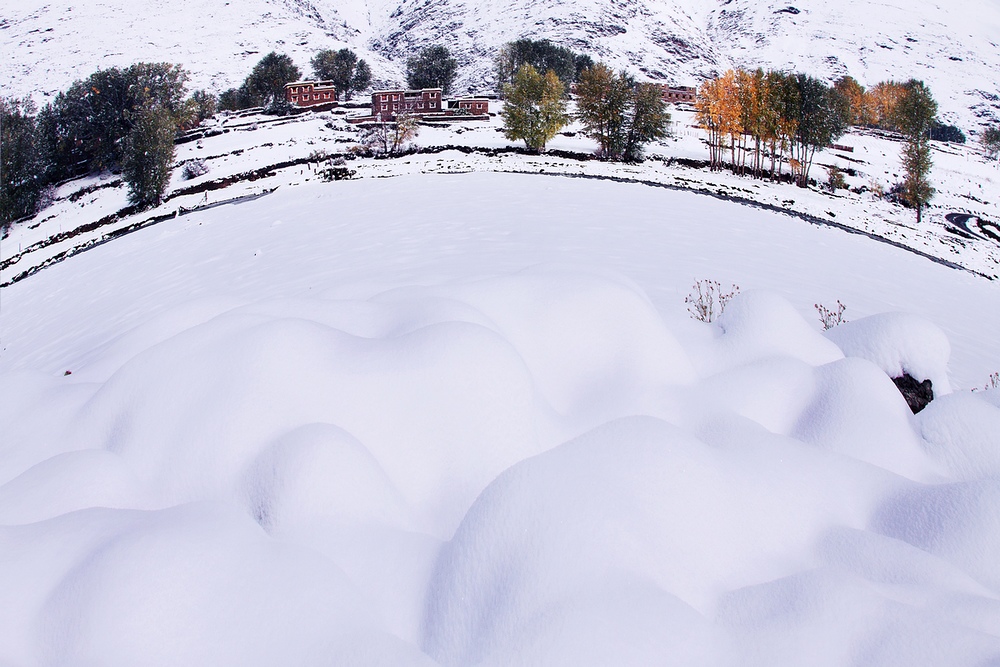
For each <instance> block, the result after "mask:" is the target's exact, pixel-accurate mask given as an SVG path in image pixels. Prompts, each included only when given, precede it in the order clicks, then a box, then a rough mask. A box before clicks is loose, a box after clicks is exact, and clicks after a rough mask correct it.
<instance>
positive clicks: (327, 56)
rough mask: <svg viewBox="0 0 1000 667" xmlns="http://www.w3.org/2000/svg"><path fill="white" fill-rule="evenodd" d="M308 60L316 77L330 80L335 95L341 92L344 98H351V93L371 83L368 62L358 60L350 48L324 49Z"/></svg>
mask: <svg viewBox="0 0 1000 667" xmlns="http://www.w3.org/2000/svg"><path fill="white" fill-rule="evenodd" d="M309 62H310V65H312V68H313V74H314V75H315V76H316V78H317V79H322V80H324V81H332V82H333V86H334V88H336V90H337V95H338V96H339V95H340V94H341V93H343V95H344V99H345V100H349V99H351V94H352V93H354V92H357V91H359V90H364V89H365V88H367V87H368V84H369V83H371V78H372V71H371V68H369V67H368V63H366V62H365V61H364V60H358V55H357V54H356V53H354V51H351V50H350V49H340V50H339V51H333V50H331V49H324V50H322V51H320V52H318V53H317V54H316V55H315V56H313V58H312V60H311V61H309Z"/></svg>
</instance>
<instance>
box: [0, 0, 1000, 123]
mask: <svg viewBox="0 0 1000 667" xmlns="http://www.w3.org/2000/svg"><path fill="white" fill-rule="evenodd" d="M998 34H1000V7H998V6H997V3H996V2H989V3H973V2H972V1H971V0H960V1H959V2H957V3H949V4H948V5H944V4H939V3H937V2H935V0H918V1H917V2H913V3H903V2H902V0H887V1H885V2H879V3H862V2H860V1H858V0H841V1H840V2H822V1H821V0H800V1H797V2H796V3H795V5H794V6H792V5H788V4H787V2H785V1H778V0H770V1H768V2H755V1H752V0H662V1H655V0H628V1H626V2H610V1H609V0H579V1H578V2H573V3H570V2H566V1H565V0H542V1H541V2H528V1H527V0H482V1H481V2H470V1H469V0H349V1H347V2H333V1H332V0H314V1H310V0H242V1H241V2H240V3H239V5H237V4H236V3H234V2H226V0H208V1H201V2H196V1H195V0H178V2H174V3H170V5H169V6H167V5H164V4H162V3H156V2H151V1H148V0H147V1H143V2H138V3H125V2H123V0H102V1H100V2H96V3H92V4H88V5H80V4H77V3H71V2H70V0H54V1H51V2H43V0H25V1H24V2H21V3H19V4H18V6H16V7H5V8H3V9H0V45H2V49H3V52H4V53H5V54H8V58H6V59H4V62H3V63H0V84H2V85H3V88H4V90H5V92H6V93H7V94H15V95H23V94H31V95H34V96H36V97H37V98H38V99H39V100H41V99H43V98H45V97H47V96H49V95H51V94H53V93H54V92H55V91H58V90H60V89H62V88H64V87H65V86H66V85H67V84H68V83H70V82H71V81H72V80H73V79H75V78H79V77H83V76H86V75H87V74H89V73H90V72H91V71H93V70H94V69H96V68H98V67H107V66H112V65H123V64H128V63H131V62H134V61H136V60H168V61H172V62H179V63H181V64H183V65H184V66H185V67H187V68H188V69H189V70H190V71H191V72H192V74H193V81H192V83H193V84H194V85H195V86H199V87H208V88H212V89H216V90H220V89H222V88H225V87H228V86H231V85H234V84H236V83H238V82H239V81H240V80H241V79H242V78H243V76H245V75H246V73H247V72H248V71H249V69H250V68H251V67H252V66H253V64H254V63H255V62H256V60H257V59H259V58H260V57H261V55H263V54H264V53H267V52H268V51H270V50H272V49H276V50H279V51H284V52H287V53H289V54H291V55H292V56H293V58H295V60H296V62H297V63H298V65H299V67H300V68H302V69H303V71H304V72H305V73H306V74H307V75H308V73H309V72H308V69H309V67H308V63H309V58H310V57H311V56H312V55H313V54H314V53H315V52H316V51H317V50H319V49H321V48H342V47H344V46H348V47H350V48H353V49H355V50H356V51H358V52H359V54H360V55H361V57H364V58H366V59H367V60H368V61H369V63H370V64H371V65H372V67H373V70H374V73H375V78H376V82H377V84H378V85H381V84H395V83H399V82H401V81H402V80H403V70H404V67H405V62H406V58H407V57H408V56H409V55H410V54H412V53H413V52H414V51H416V50H417V49H419V48H421V47H422V46H425V45H429V44H433V43H442V44H444V45H446V46H448V47H449V48H451V49H452V50H453V51H454V52H455V54H456V56H457V57H458V59H459V62H460V64H461V71H460V77H459V81H458V86H457V87H458V89H459V90H460V91H479V92H482V91H485V90H490V89H492V86H493V75H492V67H491V62H492V56H493V54H494V53H495V52H496V50H497V48H499V46H500V45H502V44H503V43H505V42H507V41H510V40H513V39H517V38H519V37H522V36H530V37H533V38H543V37H544V38H548V39H551V40H553V41H555V42H557V43H560V44H564V45H566V46H568V47H570V48H573V49H575V50H577V51H581V52H586V53H589V54H591V55H592V56H593V57H595V59H600V60H604V61H606V62H608V63H610V64H612V65H614V66H615V67H623V68H627V69H629V70H630V71H632V72H634V73H635V74H637V75H639V76H642V77H644V78H649V79H653V80H663V81H672V82H676V83H697V82H698V81H699V79H700V77H702V76H705V75H707V74H710V73H711V72H713V71H717V70H720V69H724V68H726V67H729V66H732V65H734V64H735V65H741V66H746V67H756V66H762V67H775V68H785V69H797V70H804V71H807V72H809V73H812V74H814V75H818V76H822V77H824V78H827V79H830V80H832V79H833V78H835V77H837V76H840V75H842V74H844V73H850V74H852V75H853V76H854V77H855V78H857V79H859V80H860V81H861V82H862V83H865V84H869V85H870V84H873V83H875V82H877V81H880V80H883V79H888V78H895V79H907V78H910V77H916V78H922V79H924V80H925V81H927V82H928V83H929V85H930V86H931V88H932V90H934V92H935V95H936V96H937V98H938V100H939V102H940V103H941V110H942V113H943V115H944V117H945V118H946V119H947V120H949V121H951V122H958V123H959V124H961V125H962V126H964V127H965V128H966V129H976V128H977V127H978V125H979V124H981V123H982V122H984V121H986V120H988V119H996V118H1000V86H998V85H997V83H996V82H995V80H994V78H993V76H992V74H993V73H994V72H996V71H998V69H1000V46H998V45H997V41H998V40H997V38H996V37H995V36H996V35H998Z"/></svg>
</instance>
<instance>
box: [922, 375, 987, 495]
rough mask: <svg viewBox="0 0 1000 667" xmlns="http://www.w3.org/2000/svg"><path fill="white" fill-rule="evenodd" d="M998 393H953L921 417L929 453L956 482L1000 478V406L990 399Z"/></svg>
mask: <svg viewBox="0 0 1000 667" xmlns="http://www.w3.org/2000/svg"><path fill="white" fill-rule="evenodd" d="M996 393H997V392H995V391H987V392H956V393H954V394H949V395H948V396H944V397H942V398H939V399H936V400H934V401H933V402H932V403H931V404H930V405H928V406H927V408H926V409H925V410H923V411H922V412H921V413H920V415H918V417H917V421H918V422H919V424H920V433H921V435H922V436H923V444H924V446H925V448H926V449H927V451H928V453H929V454H930V455H931V456H933V457H934V458H935V459H937V460H938V461H941V463H943V464H944V465H945V466H946V467H947V468H948V471H949V473H950V475H951V476H952V477H954V478H955V479H960V480H974V479H980V478H985V477H992V478H994V479H996V478H1000V406H998V405H995V404H992V403H990V402H989V400H988V399H989V398H991V397H992V396H991V395H992V394H996Z"/></svg>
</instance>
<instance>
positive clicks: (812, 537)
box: [0, 251, 1000, 666]
mask: <svg viewBox="0 0 1000 667" xmlns="http://www.w3.org/2000/svg"><path fill="white" fill-rule="evenodd" d="M95 252H98V251H95ZM286 280H289V281H291V283H290V284H294V285H297V286H298V288H297V289H292V288H288V292H289V293H288V294H287V295H286V296H284V297H282V296H281V294H280V290H279V289H278V288H277V287H274V288H273V291H271V292H268V297H267V298H254V299H250V298H244V299H240V298H237V297H236V296H234V294H232V293H224V294H212V293H199V294H197V295H195V296H192V298H191V299H190V300H187V301H186V302H184V303H179V304H178V305H177V306H176V307H175V308H168V309H163V310H161V311H159V312H158V313H157V314H156V315H155V317H150V318H148V319H146V320H144V321H139V322H134V323H133V326H132V328H130V329H129V330H127V331H120V332H116V335H114V336H112V337H110V338H108V339H107V340H103V341H101V342H100V343H98V344H95V345H93V346H89V347H87V346H81V347H86V349H83V350H82V351H81V352H80V354H79V357H78V358H77V360H76V361H77V363H74V364H73V366H72V368H73V373H72V374H71V375H66V376H64V375H62V373H58V374H53V375H43V374H40V373H37V372H30V371H18V372H11V373H6V374H4V375H3V376H2V377H0V425H2V430H0V454H2V456H0V554H3V565H4V566H3V567H2V568H0V590H3V591H4V595H3V596H0V663H2V664H8V663H9V664H18V665H20V664H32V665H34V664H38V665H60V664H70V663H72V664H79V665H97V664H100V665H111V666H118V665H122V666H124V665H134V664H149V665H161V664H162V665H175V664H212V665H262V666H263V665H274V664H283V665H284V664H287V665H303V666H305V665H323V664H373V665H376V664H384V665H408V664H412V665H431V664H442V665H471V664H483V665H507V664H526V665H530V664H537V665H551V664H574V665H580V664H612V663H613V664H635V665H640V664H642V665H644V664H659V663H667V662H677V663H682V664H699V665H720V666H721V665H726V666H730V665H732V666H735V665H745V664H757V665H768V664H788V663H794V662H801V661H803V660H804V661H807V662H809V663H810V664H830V665H837V664H845V663H850V662H851V661H860V662H862V663H864V664H874V665H903V664H906V665H913V664H917V665H920V664H927V665H930V664H975V662H976V661H979V662H983V663H987V662H988V661H989V660H996V659H997V658H1000V637H998V636H997V633H996V630H995V628H996V627H998V625H997V623H996V621H997V620H998V619H1000V603H998V602H997V599H998V595H1000V579H998V578H997V575H996V570H995V563H996V562H997V561H998V559H1000V515H998V514H997V510H996V508H997V507H1000V487H998V486H997V479H998V475H997V471H998V469H1000V458H998V456H997V453H996V452H997V448H996V447H995V446H994V445H995V435H994V433H995V432H996V431H997V429H998V425H1000V417H998V415H1000V408H998V407H997V406H996V405H994V404H993V403H991V402H989V401H987V400H984V399H985V398H992V397H988V396H985V395H983V396H982V397H980V396H976V395H971V394H956V395H951V396H946V397H944V398H942V399H940V400H938V401H935V403H934V404H932V405H931V406H930V407H929V408H928V409H927V410H925V411H924V412H923V413H922V414H920V415H919V416H913V415H912V414H911V413H910V412H909V410H908V408H907V407H906V404H905V401H904V400H903V399H902V397H901V396H900V395H899V392H898V391H897V390H896V388H895V386H894V385H893V383H892V382H891V380H890V379H889V378H888V377H886V373H885V372H883V370H882V369H881V368H880V367H879V366H877V365H875V364H873V363H872V362H871V361H868V360H866V359H860V358H856V357H855V356H848V357H846V358H845V357H844V355H843V354H842V353H841V351H840V349H839V348H838V346H837V345H835V344H834V342H831V340H829V339H828V338H826V337H824V336H823V335H822V334H821V333H820V332H818V331H817V330H816V328H815V327H814V326H813V325H811V324H809V323H808V322H806V321H805V320H804V319H803V318H802V316H801V315H800V314H799V313H798V311H797V310H796V309H795V307H793V306H792V305H791V303H789V302H788V301H787V300H785V299H784V298H783V297H781V296H778V295H776V294H774V293H768V292H748V293H745V294H742V295H740V296H739V297H738V298H736V299H734V300H733V301H732V302H731V303H730V305H729V307H728V308H727V310H726V312H725V314H724V315H723V317H722V318H721V319H720V321H719V323H718V324H719V326H718V327H710V326H704V325H701V324H698V323H691V322H685V323H683V325H681V324H678V323H677V322H671V321H670V320H669V319H666V318H664V316H662V315H661V314H660V312H659V310H658V309H657V308H656V307H655V306H654V305H653V303H652V302H651V301H650V299H649V298H648V297H647V296H646V294H645V292H644V291H643V290H642V289H641V288H640V287H638V286H637V285H636V284H634V283H632V282H631V281H629V280H628V279H626V278H623V277H619V276H615V275H608V274H605V273H602V272H600V271H595V270H590V271H586V270H569V269H561V268H552V267H544V266H543V267H536V268H533V269H528V270H521V271H518V272H515V273H511V274H501V275H494V276H492V277H483V276H481V275H480V276H477V277H476V278H475V279H468V280H455V281H451V282H447V281H444V282H438V283H433V284H425V285H419V284H415V285H409V286H407V285H403V286H399V285H396V286H391V285H390V286H389V287H388V288H386V286H384V285H383V286H381V287H373V286H372V284H376V283H378V281H373V283H372V284H360V285H359V284H339V283H336V281H332V282H327V283H322V284H321V285H319V287H320V289H314V287H316V285H313V284H311V283H308V281H306V280H301V281H300V279H299V278H298V276H294V277H292V278H286ZM276 282H280V281H276ZM23 284H25V283H18V285H19V286H20V285H23ZM26 284H28V285H30V284H31V283H30V282H27V283H26ZM303 285H305V286H303ZM18 289H21V288H20V287H18ZM220 291H222V292H225V290H220ZM352 294H353V296H352V297H351V298H347V295H352ZM684 327H687V329H686V331H687V332H688V333H690V332H691V331H696V332H697V333H696V335H694V336H690V335H687V334H685V336H679V335H675V331H676V330H679V329H682V328H684ZM882 330H886V331H889V333H890V334H892V331H894V330H893V329H891V327H889V328H886V327H883V328H881V329H878V330H877V331H874V332H873V333H871V337H872V340H873V341H874V342H871V344H870V345H869V347H872V348H873V349H874V348H876V347H877V343H878V341H875V340H874V338H875V337H876V335H877V334H878V332H879V331H882ZM906 330H907V331H912V330H913V327H908V328H906ZM848 338H850V339H851V340H855V339H860V338H861V337H860V335H859V336H855V337H853V338H851V337H848ZM925 347H927V345H924V346H923V347H921V346H920V345H913V346H910V347H906V346H905V345H902V344H900V343H899V341H898V340H896V341H895V342H892V341H890V343H887V344H886V349H897V350H898V349H902V350H904V351H905V354H903V353H899V354H898V355H897V356H898V357H899V358H900V359H905V360H906V361H907V363H909V360H910V358H911V357H913V358H920V357H921V355H920V354H918V352H919V350H920V349H924V348H925ZM911 348H912V350H915V351H912V353H911ZM878 349H881V348H878ZM934 349H939V348H934ZM34 353H36V354H41V352H39V351H35V352H34ZM924 356H926V355H924ZM930 366H933V364H930ZM932 370H933V372H935V373H937V372H942V373H943V372H944V370H945V368H944V365H943V363H942V364H940V367H935V368H934V369H932ZM935 377H937V376H935ZM914 635H918V636H917V637H916V638H915V639H914V638H913V636H914Z"/></svg>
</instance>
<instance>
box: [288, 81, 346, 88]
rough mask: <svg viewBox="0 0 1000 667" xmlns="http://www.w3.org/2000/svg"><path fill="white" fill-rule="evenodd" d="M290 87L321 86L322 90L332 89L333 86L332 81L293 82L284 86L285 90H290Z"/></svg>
mask: <svg viewBox="0 0 1000 667" xmlns="http://www.w3.org/2000/svg"><path fill="white" fill-rule="evenodd" d="M291 86H323V87H324V88H326V87H330V88H333V87H334V86H335V84H334V83H333V81H293V82H292V83H286V84H285V88H290V87H291Z"/></svg>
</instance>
